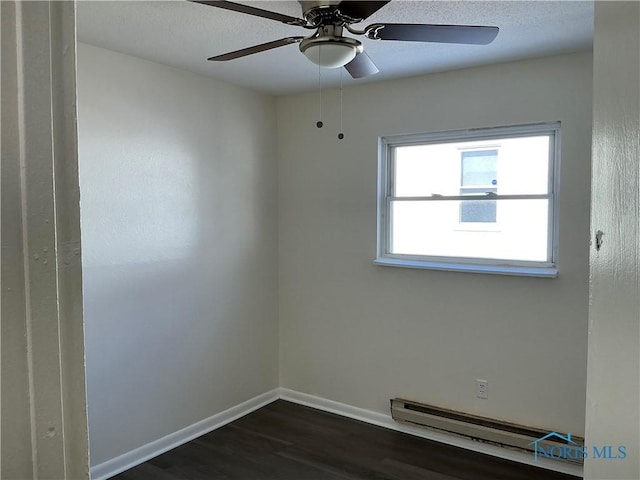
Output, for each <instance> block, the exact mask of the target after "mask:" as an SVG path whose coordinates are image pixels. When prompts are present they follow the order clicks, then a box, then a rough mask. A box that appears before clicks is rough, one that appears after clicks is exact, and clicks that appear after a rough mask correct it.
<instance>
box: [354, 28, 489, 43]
mask: <svg viewBox="0 0 640 480" xmlns="http://www.w3.org/2000/svg"><path fill="white" fill-rule="evenodd" d="M499 30H500V29H499V28H498V27H484V26H476V25H420V24H406V23H375V24H373V25H369V26H368V27H367V28H365V34H366V35H367V37H368V38H371V39H374V40H404V41H407V42H438V43H466V44H471V45H487V44H489V43H491V42H492V41H493V39H494V38H496V36H497V35H498V31H499Z"/></svg>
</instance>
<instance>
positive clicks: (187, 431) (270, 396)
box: [91, 388, 280, 480]
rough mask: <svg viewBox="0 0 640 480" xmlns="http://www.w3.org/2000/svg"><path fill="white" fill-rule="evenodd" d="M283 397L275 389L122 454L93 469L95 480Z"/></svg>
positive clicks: (155, 455) (174, 446) (137, 463)
mask: <svg viewBox="0 0 640 480" xmlns="http://www.w3.org/2000/svg"><path fill="white" fill-rule="evenodd" d="M279 397H280V389H279V388H274V389H273V390H270V391H268V392H265V393H263V394H261V395H258V396H256V397H253V398H251V399H249V400H247V401H246V402H242V403H241V404H239V405H236V406H235V407H231V408H229V409H227V410H225V411H223V412H220V413H216V414H215V415H212V416H211V417H209V418H205V419H204V420H201V421H199V422H197V423H194V424H193V425H190V426H188V427H185V428H183V429H182V430H178V431H177V432H174V433H170V434H169V435H167V436H164V437H162V438H159V439H157V440H154V441H153V442H150V443H147V444H146V445H142V446H141V447H138V448H136V449H134V450H131V451H130V452H127V453H125V454H123V455H120V456H118V457H116V458H112V459H111V460H107V461H106V462H103V463H100V464H98V465H95V466H94V467H91V479H92V480H105V479H107V478H111V477H113V476H114V475H117V474H118V473H121V472H124V471H125V470H128V469H130V468H132V467H135V466H136V465H140V464H141V463H144V462H146V461H147V460H150V459H152V458H154V457H157V456H158V455H160V454H162V453H164V452H167V451H169V450H171V449H173V448H176V447H179V446H180V445H182V444H184V443H187V442H189V441H191V440H193V439H195V438H198V437H200V436H202V435H204V434H205V433H209V432H211V431H213V430H215V429H217V428H220V427H222V426H224V425H226V424H227V423H230V422H233V421H234V420H236V419H238V418H240V417H243V416H245V415H247V414H249V413H251V412H253V411H254V410H257V409H259V408H261V407H264V406H265V405H267V404H269V403H271V402H273V401H275V400H278V398H279Z"/></svg>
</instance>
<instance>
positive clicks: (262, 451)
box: [114, 400, 578, 480]
mask: <svg viewBox="0 0 640 480" xmlns="http://www.w3.org/2000/svg"><path fill="white" fill-rule="evenodd" d="M114 478H115V479H117V480H203V479H207V480H338V479H349V480H361V479H375V480H384V479H388V480H502V479H504V480H576V479H577V478H578V477H573V476H570V475H564V474H560V473H555V472H551V471H549V470H543V469H538V468H535V467H532V466H529V465H522V464H518V463H514V462H510V461H507V460H502V459H498V458H494V457H490V456H486V455H483V454H480V453H475V452H470V451H467V450H463V449H459V448H456V447H451V446H448V445H443V444H440V443H437V442H432V441H429V440H425V439H422V438H417V437H412V436H410V435H405V434H403V433H399V432H395V431H392V430H388V429H385V428H381V427H375V426H372V425H368V424H366V423H362V422H358V421H355V420H351V419H347V418H344V417H340V416H337V415H332V414H330V413H325V412H321V411H319V410H314V409H311V408H307V407H303V406H300V405H296V404H293V403H289V402H285V401H282V400H278V401H276V402H274V403H272V404H270V405H267V406H266V407H263V408H261V409H260V410H258V411H256V412H254V413H251V414H249V415H247V416H245V417H243V418H241V419H239V420H236V421H235V422H232V423H230V424H228V425H226V426H224V427H222V428H220V429H218V430H215V431H213V432H211V433H209V434H207V435H204V436H202V437H200V438H198V439H196V440H194V441H192V442H189V443H187V444H185V445H183V446H181V447H178V448H176V449H174V450H171V451H170V452H167V453H165V454H163V455H160V456H159V457H156V458H154V459H152V460H150V461H148V462H147V463H144V464H141V465H139V466H137V467H135V468H132V469H131V470H128V471H126V472H124V473H121V474H120V475H118V476H116V477H114Z"/></svg>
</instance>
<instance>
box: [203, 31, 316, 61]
mask: <svg viewBox="0 0 640 480" xmlns="http://www.w3.org/2000/svg"><path fill="white" fill-rule="evenodd" d="M303 39H304V37H287V38H281V39H280V40H274V41H273V42H267V43H262V44H260V45H254V46H253V47H248V48H243V49H242V50H236V51H235V52H229V53H223V54H222V55H217V56H215V57H209V58H207V60H212V61H214V62H224V61H227V60H233V59H234V58H240V57H246V56H247V55H252V54H254V53H259V52H264V51H266V50H271V49H272V48H278V47H284V46H285V45H289V44H291V43H299V42H301V41H302V40H303Z"/></svg>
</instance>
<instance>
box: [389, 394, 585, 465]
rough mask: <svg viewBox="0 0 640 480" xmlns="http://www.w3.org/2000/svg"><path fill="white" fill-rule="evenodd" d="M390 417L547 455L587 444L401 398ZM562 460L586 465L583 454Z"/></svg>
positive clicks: (392, 405)
mask: <svg viewBox="0 0 640 480" xmlns="http://www.w3.org/2000/svg"><path fill="white" fill-rule="evenodd" d="M391 416H392V418H393V419H394V420H395V421H397V422H402V423H407V424H411V425H414V426H419V427H425V428H430V429H434V430H439V431H444V432H448V433H453V434H456V435H461V436H463V437H467V438H470V439H472V440H476V441H479V442H483V443H489V444H493V445H498V446H501V447H506V448H513V449H519V450H526V451H529V452H535V451H536V448H537V451H538V452H541V451H543V450H544V451H546V452H552V451H555V452H558V451H559V450H558V449H563V448H566V447H572V448H580V447H582V446H583V445H584V439H583V438H581V437H575V436H571V435H568V434H562V433H557V432H550V431H549V430H543V429H541V428H534V427H527V426H523V425H516V424H513V423H508V422H504V421H501V420H496V419H493V418H487V417H479V416H476V415H470V414H468V413H464V412H458V411H455V410H448V409H445V408H442V407H436V406H433V405H425V404H423V403H418V402H414V401H411V400H404V399H402V398H393V399H391ZM550 434H551V435H550ZM545 437H546V438H545ZM534 442H535V443H534ZM570 442H571V443H570ZM561 456H562V455H561ZM562 457H563V458H561V460H563V461H568V462H571V463H577V464H582V463H583V461H582V456H580V455H576V457H578V458H575V459H574V458H564V457H565V456H562ZM566 457H569V456H566ZM554 458H555V457H554Z"/></svg>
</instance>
